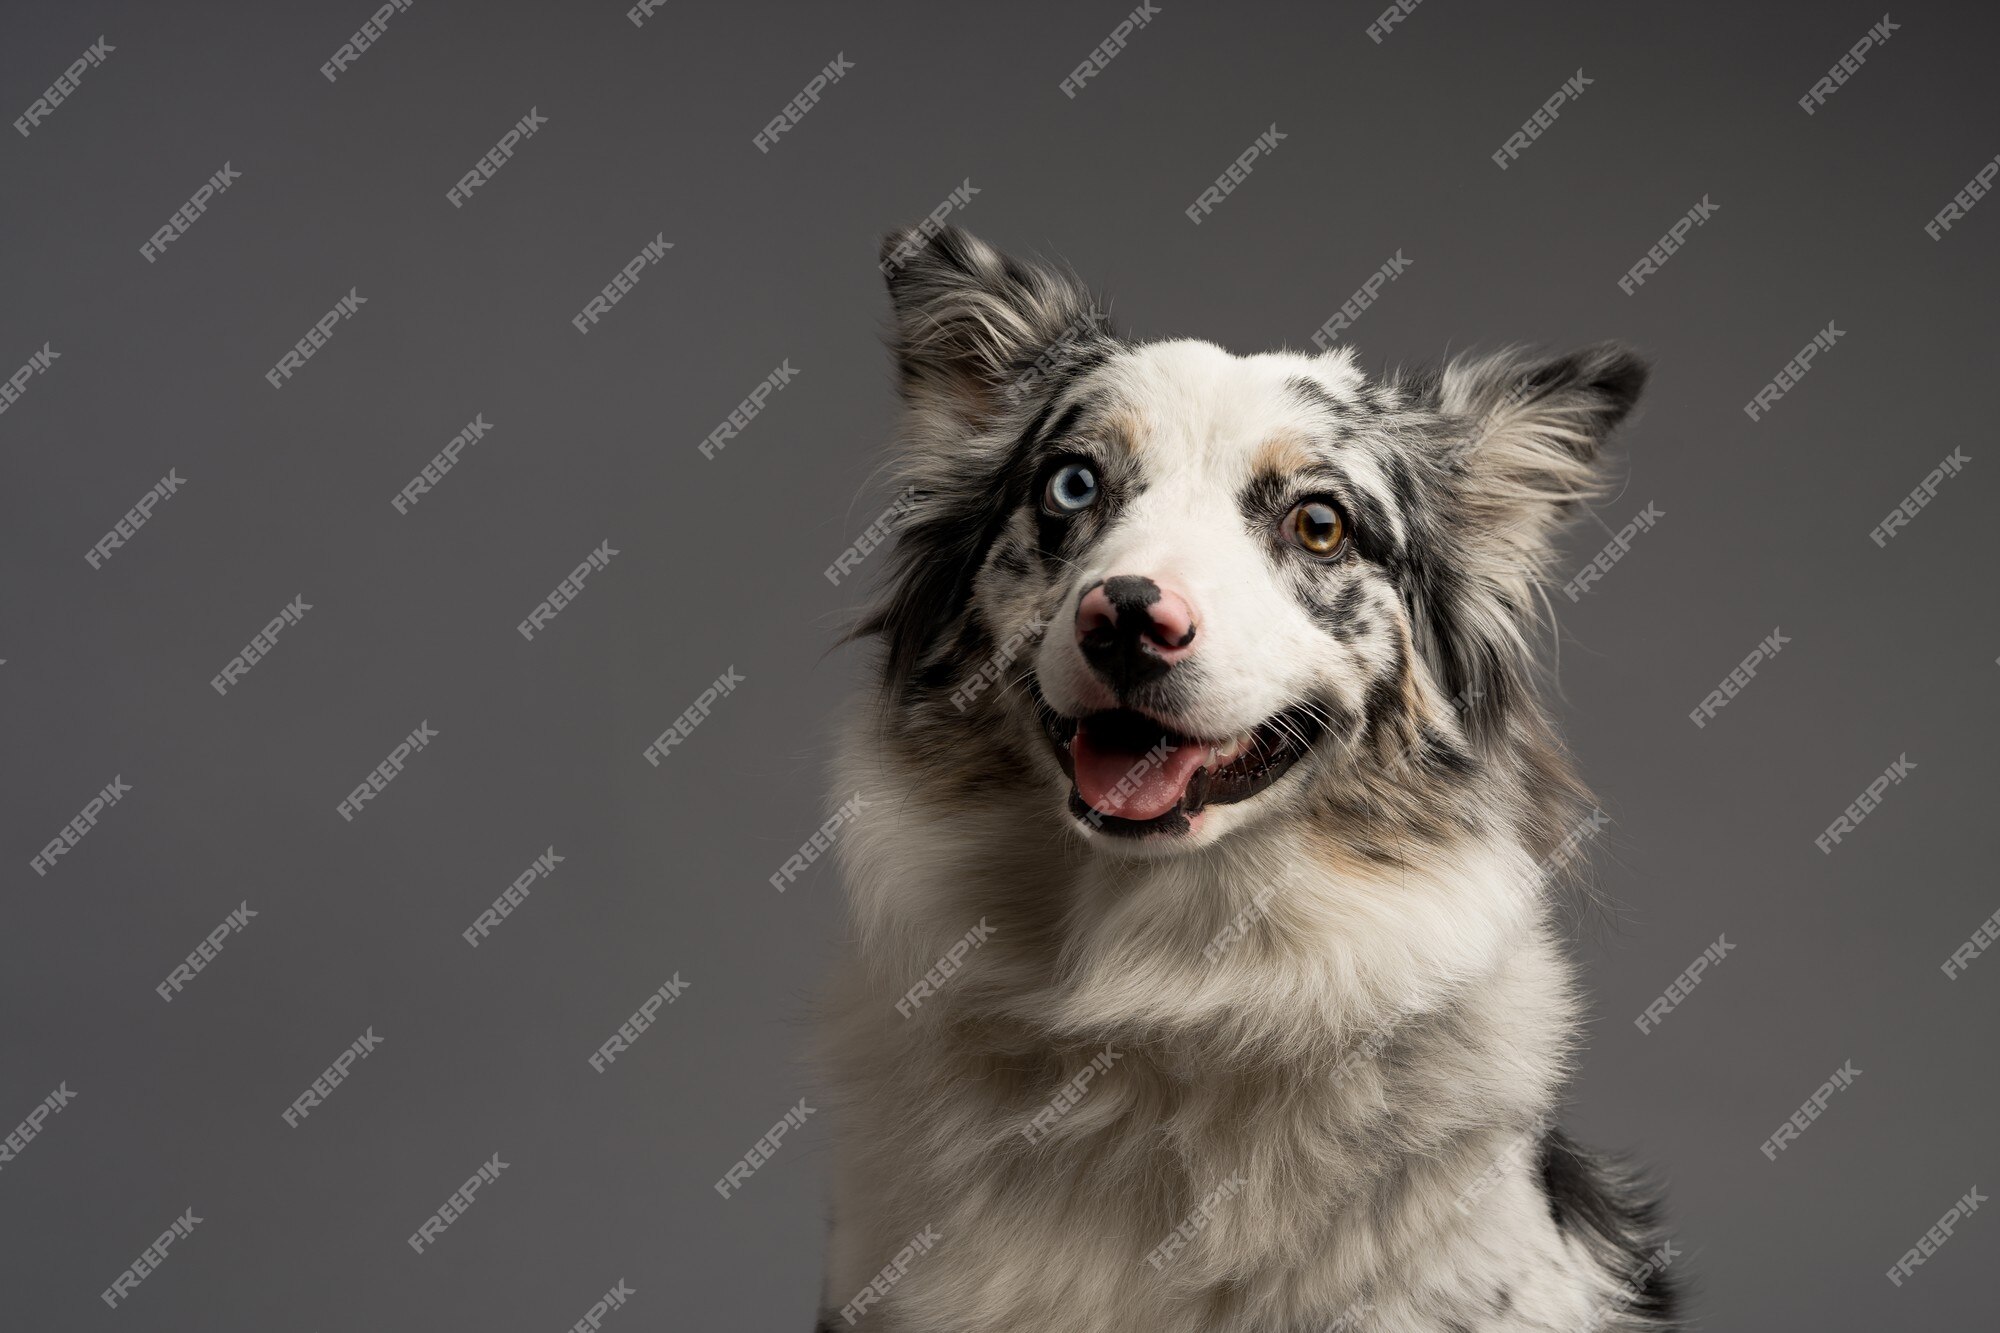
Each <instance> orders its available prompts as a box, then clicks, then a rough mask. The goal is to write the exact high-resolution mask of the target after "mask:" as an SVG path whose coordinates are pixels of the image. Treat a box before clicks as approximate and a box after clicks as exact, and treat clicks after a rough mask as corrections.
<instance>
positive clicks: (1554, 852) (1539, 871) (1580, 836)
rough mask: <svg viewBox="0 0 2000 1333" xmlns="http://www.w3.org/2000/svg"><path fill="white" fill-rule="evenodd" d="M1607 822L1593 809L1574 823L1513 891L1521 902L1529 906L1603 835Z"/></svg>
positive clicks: (1593, 807) (1598, 809)
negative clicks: (1533, 870)
mask: <svg viewBox="0 0 2000 1333" xmlns="http://www.w3.org/2000/svg"><path fill="white" fill-rule="evenodd" d="M1610 822H1611V816H1610V815H1607V814H1605V813H1604V811H1603V810H1602V809H1601V808H1599V807H1596V806H1592V807H1591V811H1590V813H1589V814H1587V815H1585V816H1584V817H1583V818H1582V819H1579V820H1578V821H1577V822H1576V827H1575V828H1573V829H1571V830H1570V831H1569V832H1568V833H1566V834H1564V835H1563V840H1562V841H1561V842H1559V843H1557V844H1556V845H1555V846H1554V847H1552V848H1551V849H1550V850H1549V854H1548V855H1547V856H1545V857H1543V858H1542V859H1541V860H1540V861H1539V862H1537V863H1536V864H1535V873H1534V874H1533V875H1532V876H1531V877H1529V878H1528V879H1527V880H1525V881H1523V882H1522V883H1521V884H1520V885H1519V886H1518V888H1517V892H1518V893H1519V894H1520V896H1521V898H1522V899H1523V900H1524V901H1527V902H1533V901H1534V900H1535V898H1536V895H1537V894H1539V893H1540V892H1541V890H1542V887H1543V886H1544V885H1546V884H1549V883H1552V882H1553V881H1554V880H1555V878H1556V876H1558V875H1560V874H1562V873H1563V871H1565V870H1567V869H1569V867H1570V866H1571V864H1573V863H1574V862H1575V861H1576V860H1577V859H1578V858H1579V857H1581V856H1582V855H1583V849H1584V846H1585V845H1586V844H1587V843H1589V842H1590V840H1591V839H1592V838H1595V837H1596V836H1597V835H1598V834H1600V833H1602V832H1604V826H1605V825H1606V824H1609V823H1610Z"/></svg>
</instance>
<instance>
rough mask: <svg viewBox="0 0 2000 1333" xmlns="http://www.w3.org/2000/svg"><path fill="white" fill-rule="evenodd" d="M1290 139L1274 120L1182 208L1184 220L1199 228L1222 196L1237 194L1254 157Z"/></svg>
mask: <svg viewBox="0 0 2000 1333" xmlns="http://www.w3.org/2000/svg"><path fill="white" fill-rule="evenodd" d="M1289 138H1291V136H1290V135H1289V134H1286V133H1284V132H1283V131H1281V130H1279V128H1278V126H1277V122H1275V121H1273V122H1272V124H1271V128H1270V129H1268V130H1265V131H1264V132H1263V133H1262V134H1260V135H1258V136H1257V137H1256V138H1255V139H1252V140H1251V141H1250V146H1249V147H1248V148H1246V149H1244V150H1243V151H1242V152H1241V153H1240V154H1238V155H1237V158H1236V160H1235V161H1234V162H1231V163H1230V164H1229V167H1228V169H1227V170H1225V171H1224V172H1223V173H1222V174H1221V175H1220V176H1217V177H1216V178H1215V184H1213V185H1211V186H1209V187H1208V188H1207V189H1206V190H1203V191H1202V192H1201V193H1200V194H1199V195H1197V196H1195V201H1194V202H1193V203H1191V204H1189V205H1188V206H1187V207H1186V208H1184V209H1182V210H1181V211H1182V212H1183V213H1185V214H1187V220H1188V221H1189V222H1192V223H1194V225H1195V226H1197V227H1199V226H1200V225H1201V220H1202V218H1205V217H1207V216H1208V215H1209V214H1210V213H1213V212H1214V211H1215V210H1216V209H1217V208H1219V207H1221V205H1222V201H1223V200H1224V199H1227V198H1228V197H1229V196H1230V195H1232V194H1234V193H1236V187H1237V186H1239V185H1241V184H1242V183H1243V182H1244V181H1246V180H1248V179H1250V172H1251V171H1252V170H1253V169H1254V168H1255V166H1256V163H1257V159H1259V158H1262V157H1269V156H1270V155H1271V154H1272V153H1273V152H1275V151H1276V150H1277V147H1278V144H1279V143H1280V142H1282V141H1283V140H1285V139H1289Z"/></svg>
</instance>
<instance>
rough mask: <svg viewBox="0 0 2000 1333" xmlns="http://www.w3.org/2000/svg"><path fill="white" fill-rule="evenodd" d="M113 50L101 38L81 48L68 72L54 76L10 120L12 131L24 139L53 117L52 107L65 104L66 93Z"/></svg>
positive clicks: (67, 98) (70, 92)
mask: <svg viewBox="0 0 2000 1333" xmlns="http://www.w3.org/2000/svg"><path fill="white" fill-rule="evenodd" d="M117 49H118V48H117V47H115V46H112V45H110V44H108V43H107V42H106V41H105V40H104V39H103V38H102V37H99V38H98V39H97V40H96V41H94V42H92V43H91V44H90V45H89V46H86V47H84V48H83V54H82V55H80V56H78V57H77V58H76V59H75V60H73V61H71V62H70V67H69V68H68V69H66V70H64V71H63V72H62V73H61V74H58V75H57V76H56V81H55V82H54V83H52V84H50V85H49V86H48V90H47V91H46V92H44V93H43V94H42V95H41V96H40V97H37V98H36V99H35V100H34V101H32V102H30V103H28V109H27V110H26V111H23V112H22V113H21V114H20V115H18V116H16V117H15V118H14V128H15V129H16V130H18V131H20V134H21V137H22V138H23V139H25V138H27V137H28V136H29V135H30V134H32V133H33V132H34V131H35V130H36V129H37V128H39V127H40V126H41V123H42V122H43V121H45V120H47V119H48V118H49V117H50V116H52V115H54V114H55V110H56V108H57V107H59V106H61V105H62V104H63V103H64V102H66V101H68V100H69V97H70V94H72V93H74V92H75V91H76V88H77V84H78V83H79V82H81V81H82V79H83V76H84V74H85V72H86V71H88V70H93V69H96V68H97V67H98V66H99V65H101V64H103V63H104V58H105V57H106V56H108V55H110V54H111V53H112V52H113V51H116V50H117Z"/></svg>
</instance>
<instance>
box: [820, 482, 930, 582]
mask: <svg viewBox="0 0 2000 1333" xmlns="http://www.w3.org/2000/svg"><path fill="white" fill-rule="evenodd" d="M916 508H917V488H916V487H914V486H905V487H904V488H903V493H902V494H901V495H898V496H897V497H896V498H895V500H894V501H893V502H892V503H891V504H890V505H889V507H888V508H887V509H884V510H883V511H882V512H881V514H879V515H878V516H877V517H876V519H875V521H874V522H873V523H870V524H869V525H868V526H867V527H865V528H863V529H862V530H861V535H860V536H859V537H857V538H855V539H854V543H853V544H852V545H851V546H849V547H848V548H847V549H846V550H845V551H842V552H841V553H840V554H839V555H837V556H835V557H834V561H833V563H832V564H830V565H828V566H827V567H826V581H827V582H828V583H831V584H832V585H833V586H834V587H836V588H838V587H839V586H840V581H841V580H842V579H843V578H846V577H847V576H848V575H849V574H852V573H853V572H854V571H855V570H856V569H858V568H859V567H860V565H861V562H862V561H863V560H866V559H867V558H868V556H869V554H870V553H871V552H873V551H874V550H875V549H876V548H877V547H879V546H881V545H882V543H883V542H885V541H887V540H889V534H890V533H892V532H894V531H895V530H896V524H898V523H900V522H901V521H902V520H904V519H906V518H908V517H909V516H910V515H911V514H912V513H914V512H916Z"/></svg>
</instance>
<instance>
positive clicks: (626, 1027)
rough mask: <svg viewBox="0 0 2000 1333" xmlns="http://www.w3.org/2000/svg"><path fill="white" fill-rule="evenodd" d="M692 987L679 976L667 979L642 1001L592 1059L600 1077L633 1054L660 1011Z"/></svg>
mask: <svg viewBox="0 0 2000 1333" xmlns="http://www.w3.org/2000/svg"><path fill="white" fill-rule="evenodd" d="M693 984H694V983H693V982H691V981H683V980H681V974H680V973H679V972H676V973H674V974H673V975H672V976H671V977H668V978H667V980H666V982H665V984H664V985H662V986H661V987H660V988H659V989H658V990H656V991H654V992H653V993H652V994H651V995H648V996H647V997H646V998H645V999H644V1000H642V1001H640V1003H639V1007H638V1008H637V1009H634V1010H633V1011H632V1016H631V1017H630V1018H628V1019H626V1020H625V1021H624V1022H623V1023H620V1024H619V1025H618V1030H617V1031H616V1032H614V1033H612V1034H611V1035H610V1036H609V1037H607V1038H606V1039H605V1040H604V1043H603V1044H602V1045H600V1046H599V1047H598V1048H597V1053H596V1054H594V1055H592V1056H591V1057H590V1067H591V1068H592V1069H595V1070H596V1071H597V1072H598V1073H600V1074H602V1073H603V1072H604V1071H605V1070H606V1069H609V1068H610V1067H611V1062H612V1061H614V1060H616V1059H617V1058H618V1057H619V1055H620V1054H622V1053H623V1052H625V1051H629V1050H631V1049H632V1046H633V1044H634V1043H636V1042H637V1041H638V1040H639V1038H640V1037H641V1036H643V1035H644V1034H645V1031H646V1029H647V1028H649V1027H651V1026H653V1024H654V1022H655V1021H656V1020H657V1019H658V1018H659V1016H660V1010H662V1009H664V1008H666V1007H667V1006H668V1005H670V1004H672V1003H673V1002H674V1001H675V1000H678V999H680V997H681V992H682V991H684V990H686V989H687V988H688V987H689V986H692V985H693Z"/></svg>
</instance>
